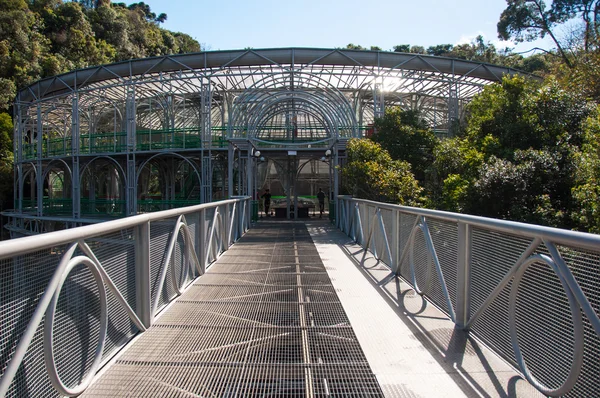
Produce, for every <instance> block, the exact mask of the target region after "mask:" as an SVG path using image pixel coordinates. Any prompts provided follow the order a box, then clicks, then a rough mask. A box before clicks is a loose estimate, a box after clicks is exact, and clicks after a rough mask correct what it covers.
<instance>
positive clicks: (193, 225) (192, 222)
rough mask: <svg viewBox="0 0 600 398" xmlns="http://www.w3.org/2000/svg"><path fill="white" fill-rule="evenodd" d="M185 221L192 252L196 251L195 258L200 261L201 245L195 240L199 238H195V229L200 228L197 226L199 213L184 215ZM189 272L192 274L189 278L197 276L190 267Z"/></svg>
mask: <svg viewBox="0 0 600 398" xmlns="http://www.w3.org/2000/svg"><path fill="white" fill-rule="evenodd" d="M185 220H186V222H187V225H188V230H189V233H190V240H191V241H192V243H193V244H194V250H195V251H196V256H198V259H200V245H201V243H200V242H197V239H198V238H199V237H197V236H196V233H197V228H199V227H200V226H199V223H200V214H199V213H193V214H186V216H185ZM191 271H192V273H191V274H190V278H192V277H196V276H198V273H197V271H196V268H195V267H192V270H191Z"/></svg>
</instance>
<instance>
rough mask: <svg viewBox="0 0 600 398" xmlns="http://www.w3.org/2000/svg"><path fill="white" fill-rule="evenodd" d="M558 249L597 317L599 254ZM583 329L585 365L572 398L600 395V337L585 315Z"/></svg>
mask: <svg viewBox="0 0 600 398" xmlns="http://www.w3.org/2000/svg"><path fill="white" fill-rule="evenodd" d="M558 249H559V251H560V253H561V255H562V257H563V259H564V260H565V262H566V264H567V266H568V267H569V269H570V270H571V272H572V273H573V276H574V277H575V279H576V280H577V283H578V284H579V286H580V287H581V289H582V291H583V293H584V294H585V296H586V297H587V299H588V301H589V302H590V304H591V305H592V307H593V308H594V310H595V311H596V314H600V252H590V251H584V250H580V249H576V248H572V247H560V246H559V247H558ZM583 328H584V343H585V344H584V351H583V365H582V368H581V375H580V376H579V379H578V380H577V383H576V384H575V386H574V387H573V389H572V390H571V391H570V393H569V394H568V396H572V397H583V396H587V397H591V396H594V395H598V394H599V393H600V379H598V375H599V374H600V361H599V360H598V358H600V336H598V335H597V334H596V332H595V331H594V329H593V327H592V325H591V323H590V321H589V319H588V318H587V317H586V316H585V315H584V316H583ZM569 365H570V364H569Z"/></svg>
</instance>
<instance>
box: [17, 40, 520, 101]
mask: <svg viewBox="0 0 600 398" xmlns="http://www.w3.org/2000/svg"><path fill="white" fill-rule="evenodd" d="M261 65H264V66H272V67H278V68H283V69H288V70H291V69H295V68H305V67H312V66H326V65H336V66H353V67H354V66H370V67H377V68H381V69H382V70H390V69H403V70H419V71H430V72H434V73H439V74H449V75H452V76H455V77H471V78H479V79H483V80H486V81H499V80H501V79H502V76H503V75H505V74H508V75H514V74H525V73H523V72H519V71H518V70H516V69H512V68H507V67H502V66H496V65H490V64H485V63H480V62H473V61H465V60H459V59H453V58H444V57H433V56H428V55H420V54H405V53H396V52H382V51H365V50H341V49H337V50H328V49H314V48H279V49H263V50H232V51H211V52H200V53H192V54H179V55H168V56H162V57H154V58H145V59H139V60H129V61H123V62H119V63H115V64H110V65H101V66H97V67H91V68H87V69H80V70H76V71H73V72H68V73H65V74H62V75H58V76H55V77H51V78H46V79H43V80H40V81H38V82H36V83H34V84H32V85H30V86H28V87H26V88H25V89H23V90H21V91H20V92H19V94H18V97H17V101H18V102H25V103H26V102H34V101H37V100H40V99H43V98H45V97H51V96H54V95H59V94H64V93H69V92H73V91H76V90H78V89H80V88H83V87H85V86H87V85H90V84H93V83H96V82H101V81H105V80H114V79H117V80H120V81H132V80H135V79H134V78H137V77H143V76H145V75H151V74H157V73H169V72H175V71H192V72H195V71H198V70H203V71H204V72H205V74H206V75H210V74H211V73H212V72H213V71H215V70H216V71H218V70H224V69H227V68H230V67H250V66H261Z"/></svg>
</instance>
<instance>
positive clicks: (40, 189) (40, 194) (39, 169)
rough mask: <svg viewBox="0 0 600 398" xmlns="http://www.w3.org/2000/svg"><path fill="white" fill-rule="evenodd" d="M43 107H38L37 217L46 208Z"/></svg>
mask: <svg viewBox="0 0 600 398" xmlns="http://www.w3.org/2000/svg"><path fill="white" fill-rule="evenodd" d="M42 135H43V134H42V106H41V105H40V104H38V105H37V142H36V144H37V156H36V159H37V162H36V169H37V172H36V175H35V180H36V183H37V187H36V203H37V212H36V214H37V216H38V217H40V216H42V209H43V207H44V201H43V195H44V181H43V180H42V174H43V171H42V140H43V137H42Z"/></svg>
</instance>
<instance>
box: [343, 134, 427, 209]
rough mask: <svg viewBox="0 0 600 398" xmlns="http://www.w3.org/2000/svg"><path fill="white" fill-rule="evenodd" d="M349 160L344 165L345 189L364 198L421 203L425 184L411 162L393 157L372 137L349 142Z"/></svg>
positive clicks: (401, 202)
mask: <svg viewBox="0 0 600 398" xmlns="http://www.w3.org/2000/svg"><path fill="white" fill-rule="evenodd" d="M347 156H348V162H347V163H346V165H345V166H344V168H343V169H342V173H343V174H342V177H343V178H342V179H343V181H344V184H343V185H344V186H343V189H344V190H346V191H347V192H348V193H351V194H352V195H355V196H358V197H360V198H363V199H371V200H377V201H384V202H393V203H400V204H403V205H406V206H417V205H419V204H420V202H421V199H420V194H421V192H422V190H423V189H422V188H421V187H419V183H418V182H417V180H416V179H415V177H414V175H413V173H412V172H411V168H410V164H409V163H408V162H405V161H401V160H393V159H392V157H391V156H390V154H389V153H388V151H386V150H385V149H383V148H382V147H381V145H379V144H377V143H375V142H373V141H371V140H362V139H361V140H359V139H353V140H350V141H349V142H348V146H347Z"/></svg>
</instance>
